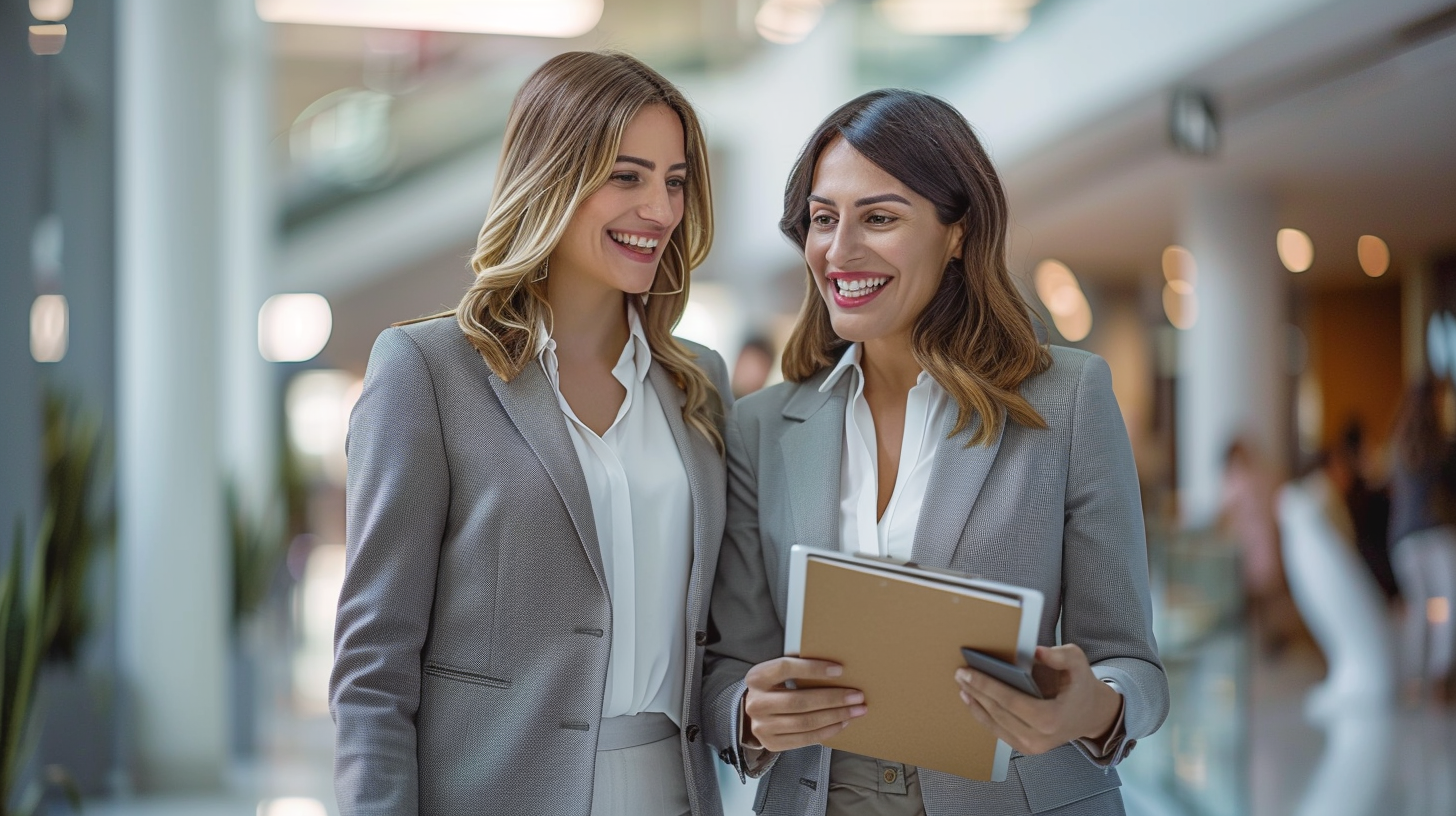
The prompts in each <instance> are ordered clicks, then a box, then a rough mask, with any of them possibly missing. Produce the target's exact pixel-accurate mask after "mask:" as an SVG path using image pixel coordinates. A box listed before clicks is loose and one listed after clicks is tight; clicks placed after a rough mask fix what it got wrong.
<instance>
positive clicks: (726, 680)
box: [703, 410, 784, 781]
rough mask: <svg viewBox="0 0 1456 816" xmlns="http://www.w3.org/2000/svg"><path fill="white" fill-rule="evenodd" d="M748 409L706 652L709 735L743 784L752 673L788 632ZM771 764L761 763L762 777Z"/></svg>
mask: <svg viewBox="0 0 1456 816" xmlns="http://www.w3.org/2000/svg"><path fill="white" fill-rule="evenodd" d="M742 413H743V412H742V410H739V411H735V412H734V414H733V417H732V419H730V420H729V422H728V435H727V445H728V522H727V527H726V529H725V530H724V532H723V546H722V549H720V550H719V554H718V572H717V575H716V577H715V578H714V582H713V599H712V602H711V605H710V607H709V616H708V644H707V650H706V653H705V655H704V657H703V701H704V705H705V706H706V708H707V710H706V712H705V717H704V719H705V723H704V725H705V728H706V735H705V736H706V739H707V741H708V744H709V745H712V746H714V747H716V748H718V749H720V751H721V752H722V753H721V754H720V756H722V757H724V758H725V760H727V759H731V760H732V762H731V764H733V765H734V766H735V767H736V768H737V769H738V776H739V780H740V781H742V780H743V778H744V775H745V773H746V771H748V770H749V768H748V767H747V766H746V764H745V761H744V758H743V757H742V756H741V753H742V752H741V749H740V737H741V734H740V733H739V726H740V724H741V721H742V720H741V710H742V709H741V704H742V701H743V695H744V692H746V691H747V690H748V685H747V683H745V682H744V679H743V678H744V676H745V675H747V674H748V670H749V669H751V668H753V667H754V666H756V665H758V664H759V663H762V662H764V661H766V660H772V659H774V658H776V657H782V656H783V643H784V632H783V627H782V625H781V624H780V622H779V620H778V615H777V613H776V612H775V611H774V605H773V600H772V596H771V595H770V594H769V583H768V582H769V579H768V574H767V571H766V570H765V568H764V561H763V549H762V546H761V544H760V542H759V532H758V476H757V466H756V463H755V462H754V460H753V458H752V457H751V456H750V453H749V451H750V448H749V446H748V445H747V444H746V443H745V441H744V434H743V425H742V416H741V415H742ZM767 767H768V766H767V765H765V766H762V767H754V768H753V769H752V770H753V771H754V774H755V775H757V774H759V773H762V772H763V771H764V770H767Z"/></svg>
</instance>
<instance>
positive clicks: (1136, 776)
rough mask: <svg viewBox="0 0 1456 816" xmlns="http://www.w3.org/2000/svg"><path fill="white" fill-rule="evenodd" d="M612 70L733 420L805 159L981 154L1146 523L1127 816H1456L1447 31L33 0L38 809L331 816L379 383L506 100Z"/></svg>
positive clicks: (1085, 3) (22, 517)
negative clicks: (1441, 503) (633, 101)
mask: <svg viewBox="0 0 1456 816" xmlns="http://www.w3.org/2000/svg"><path fill="white" fill-rule="evenodd" d="M603 47H611V48H618V49H622V50H625V51H628V52H631V53H633V54H635V55H637V56H639V57H641V58H642V59H644V60H645V61H647V62H648V63H649V64H651V65H652V66H654V67H655V68H657V69H659V70H661V71H662V72H663V73H664V74H665V75H667V76H668V77H669V78H670V79H672V80H673V81H674V82H676V83H678V84H680V85H681V87H682V88H683V89H684V90H685V91H686V93H687V94H688V96H689V98H690V99H691V100H692V102H693V103H694V104H695V105H696V107H697V109H698V111H699V113H700V116H701V118H702V121H703V124H704V127H705V130H706V132H707V137H708V141H709V147H710V153H711V159H712V163H713V166H712V174H713V182H714V199H715V206H716V216H717V224H718V229H717V237H716V241H715V244H714V248H713V251H712V254H711V256H710V258H709V259H708V261H707V263H706V264H705V265H704V266H703V267H702V268H700V269H699V270H697V271H696V273H695V274H694V281H693V285H692V292H691V294H692V299H691V302H690V304H689V306H688V309H687V313H686V314H685V316H684V318H683V321H682V323H681V324H680V326H679V333H680V334H682V335H684V336H686V337H690V338H692V339H695V340H699V341H701V342H704V343H706V344H708V345H710V346H712V347H714V348H716V349H717V350H719V351H720V352H721V353H722V354H723V355H724V357H725V359H726V360H728V361H729V363H730V365H733V364H734V363H735V362H741V365H739V366H738V367H737V368H738V370H737V372H736V380H737V382H736V383H735V384H736V386H737V387H739V388H742V389H750V390H751V389H752V388H755V387H759V386H761V385H762V384H763V372H765V371H768V370H769V369H771V368H772V369H775V370H776V366H765V365H763V361H764V360H766V359H768V358H771V357H772V356H773V355H774V354H775V353H776V352H777V350H778V349H781V348H782V346H783V343H784V341H785V340H786V338H787V335H788V332H789V330H790V326H791V324H792V320H793V316H794V314H795V311H796V309H797V305H798V303H799V302H800V300H801V298H802V297H803V295H804V291H805V286H804V271H803V264H802V260H801V259H800V258H799V257H798V256H797V255H796V253H795V252H794V251H793V249H792V248H791V246H790V245H789V244H788V243H787V242H786V241H785V240H784V239H783V238H782V237H781V236H780V235H779V233H778V231H777V228H776V222H777V220H778V217H779V213H780V209H781V206H782V189H783V182H784V180H785V178H786V176H787V172H788V169H789V167H790V165H791V163H792V161H793V159H794V156H795V154H796V152H797V151H798V149H799V148H800V147H801V144H802V141H803V140H804V139H805V138H806V137H807V136H808V134H809V133H810V131H811V130H812V128H813V127H814V125H816V124H817V123H818V121H819V120H820V119H822V118H823V117H824V116H825V115H826V114H827V113H828V112H829V111H830V110H832V109H833V108H834V107H836V106H837V105H838V104H840V103H842V102H844V101H846V100H848V99H850V98H851V97H853V96H855V95H856V94H858V93H860V92H862V91H864V90H868V89H871V88H876V87H884V86H900V87H911V88H917V89H921V90H925V91H928V92H931V93H934V94H937V95H939V96H942V97H943V98H945V99H947V100H949V101H950V102H951V103H953V104H954V105H956V106H957V107H958V108H959V109H960V110H961V111H962V112H964V113H965V115H966V116H967V117H968V119H969V120H970V121H971V122H972V124H973V125H974V126H975V128H976V130H977V132H978V134H979V135H980V137H981V138H982V139H983V140H984V142H985V144H986V145H987V147H988V149H989V151H990V153H991V155H992V158H993V160H994V161H995V162H996V165H997V167H998V168H999V170H1000V172H1001V174H1002V178H1003V181H1004V183H1005V185H1006V187H1007V190H1008V194H1009V198H1010V203H1011V210H1012V229H1011V241H1010V256H1009V262H1010V266H1011V269H1012V272H1013V274H1014V275H1015V276H1016V278H1017V279H1018V281H1019V283H1020V284H1021V285H1022V286H1023V290H1024V293H1025V294H1026V296H1027V299H1028V302H1030V303H1031V304H1032V305H1033V307H1034V308H1035V309H1036V310H1037V311H1038V313H1039V316H1040V317H1041V319H1042V320H1043V321H1044V322H1045V324H1046V326H1047V330H1048V333H1049V336H1050V340H1051V342H1053V343H1057V344H1064V345H1070V346H1076V347H1079V348H1084V349H1087V350H1090V351H1093V352H1096V353H1098V354H1100V355H1102V356H1103V357H1105V358H1106V359H1107V360H1108V362H1109V364H1110V365H1111V368H1112V372H1113V381H1114V382H1113V384H1114V389H1115V391H1116V393H1117V398H1118V401H1119V404H1120V406H1121V409H1122V413H1123V417H1124V419H1125V420H1126V423H1127V427H1128V431H1129V434H1130V436H1131V439H1132V444H1133V447H1134V451H1135V455H1136V459H1137V463H1138V468H1139V476H1140V479H1141V481H1142V485H1143V500H1144V509H1145V512H1146V514H1147V518H1148V530H1149V538H1148V550H1149V567H1150V574H1151V577H1152V588H1153V602H1154V607H1155V613H1156V627H1157V637H1158V640H1159V644H1160V647H1161V650H1162V655H1163V658H1164V660H1165V662H1166V664H1167V669H1168V673H1169V677H1170V682H1171V685H1172V690H1173V695H1174V696H1173V709H1172V713H1171V714H1170V716H1169V718H1168V721H1167V722H1166V723H1165V724H1164V726H1163V727H1162V729H1161V730H1160V731H1159V732H1158V733H1157V734H1156V735H1155V736H1153V737H1152V738H1150V739H1147V740H1145V741H1143V742H1141V743H1140V744H1139V745H1138V746H1137V749H1136V750H1135V751H1134V752H1133V753H1132V755H1131V756H1130V757H1129V759H1128V760H1127V761H1126V762H1125V763H1124V764H1123V766H1122V767H1121V769H1120V771H1121V773H1122V776H1123V779H1124V783H1125V784H1124V788H1123V790H1124V797H1125V800H1126V802H1127V806H1128V812H1129V813H1130V814H1134V816H1138V815H1139V814H1141V815H1143V816H1153V815H1159V816H1163V815H1165V816H1236V815H1237V814H1258V816H1283V815H1284V814H1321V815H1322V816H1345V815H1347V814H1348V815H1349V816H1360V815H1361V814H1372V815H1373V814H1377V813H1379V814H1402V815H1403V816H1404V815H1409V816H1443V815H1444V814H1456V716H1453V710H1456V707H1453V706H1456V704H1453V702H1452V700H1453V699H1456V698H1453V691H1456V689H1453V687H1452V686H1451V685H1450V683H1449V681H1448V682H1446V683H1444V684H1443V682H1442V681H1441V680H1440V679H1439V677H1437V675H1440V674H1441V673H1442V672H1445V673H1448V674H1449V672H1450V666H1451V660H1452V655H1451V652H1452V648H1453V637H1456V636H1453V627H1456V623H1453V621H1452V618H1451V608H1450V607H1451V600H1452V594H1453V592H1456V590H1453V586H1456V537H1453V536H1452V535H1451V534H1450V533H1444V538H1443V537H1442V535H1441V532H1442V531H1443V530H1445V529H1446V528H1439V529H1438V535H1437V536H1436V537H1435V538H1434V539H1432V541H1433V542H1434V543H1432V544H1431V552H1430V554H1429V556H1430V557H1429V558H1428V559H1426V560H1424V561H1421V562H1420V567H1419V568H1418V569H1416V570H1415V571H1414V572H1415V575H1416V576H1417V578H1418V579H1420V578H1423V579H1424V581H1421V580H1416V581H1411V580H1405V578H1404V576H1398V575H1397V572H1398V570H1397V569H1395V568H1394V567H1393V566H1392V564H1393V562H1399V559H1398V558H1393V555H1394V554H1396V553H1398V552H1399V548H1398V547H1397V544H1398V543H1399V542H1397V541H1394V540H1391V532H1392V529H1391V527H1390V506H1391V505H1390V502H1391V490H1390V477H1391V473H1392V470H1393V469H1394V467H1395V463H1396V461H1397V459H1398V457H1399V455H1400V451H1401V450H1402V447H1401V445H1399V444H1397V441H1396V440H1397V436H1396V426H1397V418H1398V414H1399V412H1400V406H1401V404H1402V400H1403V398H1404V396H1405V394H1406V392H1407V391H1408V390H1410V389H1412V388H1416V387H1417V386H1419V385H1420V384H1421V383H1423V382H1434V384H1435V386H1436V394H1435V396H1434V397H1432V399H1434V400H1437V401H1439V409H1440V410H1438V411H1437V418H1438V419H1439V420H1440V425H1441V426H1442V427H1441V428H1440V429H1438V433H1437V434H1436V436H1437V437H1438V440H1437V442H1436V443H1433V445H1434V448H1433V449H1432V453H1433V454H1438V455H1440V456H1445V455H1447V454H1448V453H1449V451H1448V448H1447V447H1446V446H1448V445H1449V440H1450V439H1451V433H1450V432H1451V430H1452V428H1453V426H1456V399H1453V398H1452V396H1451V394H1450V393H1449V391H1450V385H1449V378H1448V376H1447V375H1448V373H1449V371H1450V369H1452V368H1453V367H1456V316H1453V314H1456V5H1452V4H1451V2H1450V0H1219V1H1218V2H1211V1H1210V0H1040V1H1039V2H1038V0H410V2H404V0H397V2H391V1H390V0H372V1H371V2H365V1H364V0H256V2H255V0H29V1H28V3H27V2H26V0H4V1H3V3H0V383H3V385H0V522H3V529H4V531H5V533H6V535H5V536H4V537H3V543H0V555H4V556H5V558H4V559H3V560H0V570H5V573H4V575H5V576H6V577H5V578H4V579H3V580H0V601H3V603H0V632H3V634H4V639H5V644H4V645H5V648H4V650H3V653H4V655H5V657H4V660H5V663H4V672H3V675H4V679H5V682H3V683H0V703H3V705H0V711H3V712H5V713H4V714H3V715H0V726H3V731H4V733H3V734H0V751H3V755H0V760H3V768H0V769H3V771H4V773H3V774H0V780H3V781H4V784H5V786H6V787H7V788H8V789H7V790H6V791H5V794H6V795H8V796H10V797H11V804H12V805H17V806H28V805H35V806H37V807H38V808H39V812H42V813H50V814H65V813H73V812H85V813H97V814H178V815H179V816H180V815H181V814H187V815H188V816H191V815H192V814H200V815H202V816H210V814H219V816H221V815H222V814H237V816H244V814H255V813H256V814H258V816H321V815H322V814H333V813H336V812H337V810H336V807H335V803H334V798H333V794H332V789H331V778H330V773H331V770H330V764H331V754H332V725H331V723H330V721H329V718H328V712H327V705H326V682H327V676H328V672H329V667H330V660H331V656H330V647H331V639H332V631H333V612H334V604H335V601H336V598H337V592H338V586H339V582H340V580H341V577H342V572H343V566H344V556H343V544H344V522H343V487H342V485H343V483H344V482H343V479H344V472H345V467H346V463H345V460H344V435H345V431H346V423H347V417H348V412H349V409H350V407H351V405H352V401H353V399H354V398H355V397H356V396H357V394H358V392H359V388H360V381H361V377H362V375H363V373H364V367H365V364H366V361H367V359H368V355H369V350H370V347H371V344H372V342H373V339H374V338H375V336H376V335H377V334H378V333H379V332H380V331H381V330H383V329H384V328H385V327H387V326H388V325H389V324H390V323H391V322H394V321H398V320H402V319H408V318H411V317H416V316H419V315H424V314H428V313H432V312H437V311H440V310H443V309H447V308H450V307H452V306H453V305H454V304H455V303H456V301H457V300H458V299H459V296H460V294H461V293H462V292H463V291H464V287H465V286H466V284H467V282H468V280H469V269H468V264H467V259H468V255H469V253H470V251H471V249H472V247H473V244H474V238H475V234H476V231H477V230H478V228H479V226H480V223H481V220H482V218H483V216H484V214H485V210H486V207H487V205H488V202H489V200H490V195H491V186H492V178H493V175H494V172H495V164H496V161H497V158H498V156H499V145H500V136H501V132H502V129H503V127H504V123H505V116H506V112H507V108H508V105H509V103H510V100H511V97H512V95H513V93H514V91H515V90H516V88H517V87H518V86H519V85H520V83H521V82H522V80H523V79H524V78H525V77H526V76H527V75H528V74H529V73H530V72H531V71H532V70H533V69H534V68H535V67H536V66H538V65H539V64H540V63H541V62H543V61H544V60H545V59H547V58H548V57H549V56H551V55H552V54H555V53H558V52H561V51H564V50H571V49H581V48H603ZM765 352H767V353H765ZM740 357H742V360H741V361H740V359H739V358H740ZM775 379H777V377H776V375H774V374H773V373H772V372H771V371H770V372H769V378H768V381H769V382H772V381H774V380H775ZM1235 442H1238V444H1237V446H1235V445H1234V443H1235ZM1437 448H1439V450H1436V449H1437ZM1231 449H1234V452H1233V453H1232V454H1230V451H1231ZM1448 478H1449V477H1448ZM1285 485H1287V487H1286V486H1285ZM1432 489H1433V490H1434V489H1436V488H1434V487H1433V488H1432ZM12 530H13V531H14V532H13V535H12V534H11V532H12ZM16 554H19V556H24V557H23V558H21V557H18V556H17V557H12V556H13V555H16ZM37 556H40V557H37ZM38 565H39V566H38ZM1397 566H1398V563H1397ZM1407 572H1409V570H1408V571H1407ZM1417 584H1419V586H1416V585H1417ZM42 618H44V620H42ZM42 624H45V625H42ZM28 675H34V678H35V680H34V683H33V685H32V686H31V687H30V688H32V689H33V690H34V695H33V699H31V701H30V703H31V704H30V706H29V719H28V720H27V719H26V718H25V717H24V716H18V715H20V714H21V712H22V710H23V705H21V704H23V703H25V701H26V698H27V697H30V696H31V695H28V694H27V693H26V691H25V684H24V683H23V682H20V678H22V677H24V676H28ZM27 721H28V722H29V724H30V727H29V728H28V729H27V728H24V727H23V726H24V725H25V724H26V723H27ZM723 779H724V782H725V786H724V789H725V800H726V802H727V805H728V812H729V814H730V816H745V814H747V813H749V812H750V805H751V802H752V795H753V794H752V788H751V787H748V788H744V787H740V786H739V785H738V784H737V782H736V780H735V779H733V778H731V777H730V776H728V775H727V774H726V773H725V775H724V777H723ZM0 810H4V808H0ZM486 810H488V808H486ZM17 812H23V811H17ZM483 812H484V811H483Z"/></svg>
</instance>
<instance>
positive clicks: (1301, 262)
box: [1274, 227, 1314, 273]
mask: <svg viewBox="0 0 1456 816" xmlns="http://www.w3.org/2000/svg"><path fill="white" fill-rule="evenodd" d="M1274 243H1275V246H1276V247H1277V248H1278V250H1279V261H1280V262H1281V263H1283V264H1284V268H1285V269H1288V270H1289V271H1290V272H1296V273H1297V272H1304V271H1305V270H1307V269H1309V268H1310V267H1311V266H1313V265H1314V242H1313V241H1311V240H1310V239H1309V236H1308V235H1306V234H1304V233H1303V232H1302V231H1300V230H1297V229H1292V228H1290V227H1285V228H1284V229H1282V230H1279V235H1278V237H1277V238H1276V239H1275V242H1274Z"/></svg>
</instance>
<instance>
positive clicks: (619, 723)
mask: <svg viewBox="0 0 1456 816" xmlns="http://www.w3.org/2000/svg"><path fill="white" fill-rule="evenodd" d="M691 812H692V808H691V806H690V805H689V804H688V785H687V778H686V776H685V771H684V770H683V754H682V744H681V738H680V737H679V736H678V728H677V726H676V725H675V724H673V721H672V720H671V719H669V718H668V717H667V715H665V714H638V715H636V716H633V717H611V718H609V719H605V720H602V733H601V736H600V738H599V739H598V742H597V762H596V769H595V771H594V772H593V785H592V807H591V816H688V814H690V813H691Z"/></svg>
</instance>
